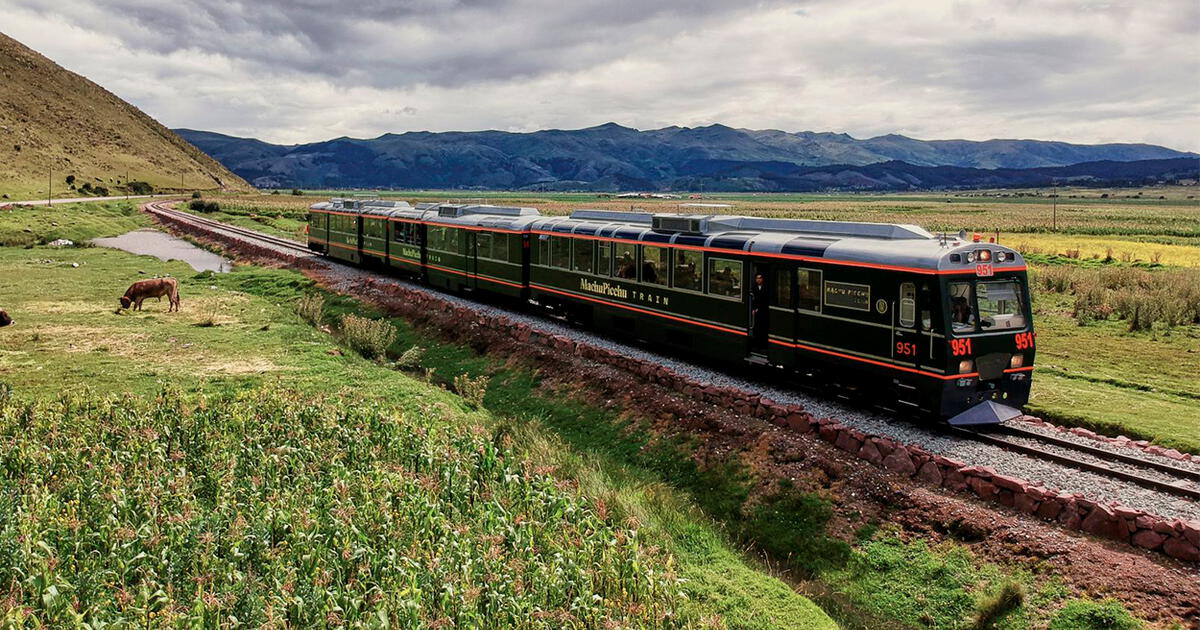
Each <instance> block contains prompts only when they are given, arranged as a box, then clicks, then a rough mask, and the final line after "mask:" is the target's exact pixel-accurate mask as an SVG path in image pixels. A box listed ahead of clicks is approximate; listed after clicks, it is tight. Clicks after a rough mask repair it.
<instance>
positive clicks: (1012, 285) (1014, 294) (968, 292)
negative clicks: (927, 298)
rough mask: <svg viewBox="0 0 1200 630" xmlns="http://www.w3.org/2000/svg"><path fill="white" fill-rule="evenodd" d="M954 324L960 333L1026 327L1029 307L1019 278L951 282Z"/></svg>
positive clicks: (952, 323)
mask: <svg viewBox="0 0 1200 630" xmlns="http://www.w3.org/2000/svg"><path fill="white" fill-rule="evenodd" d="M948 293H949V296H950V324H951V328H952V330H953V331H954V333H955V334H957V335H969V334H972V333H977V332H994V331H998V330H1006V329H1022V328H1025V323H1026V317H1025V313H1026V308H1025V301H1024V297H1023V292H1022V291H1021V284H1020V282H1018V281H1017V280H970V281H963V282H951V283H950V284H949V291H948Z"/></svg>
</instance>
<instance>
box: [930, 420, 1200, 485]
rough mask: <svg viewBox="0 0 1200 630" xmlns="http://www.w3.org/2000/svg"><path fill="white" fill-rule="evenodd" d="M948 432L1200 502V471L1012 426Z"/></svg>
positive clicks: (962, 429)
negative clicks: (1141, 471)
mask: <svg viewBox="0 0 1200 630" xmlns="http://www.w3.org/2000/svg"><path fill="white" fill-rule="evenodd" d="M947 430H948V431H949V433H950V434H951V435H957V436H962V437H964V438H967V439H971V440H977V441H980V442H983V443H985V444H991V445H994V446H998V447H1000V448H1003V449H1007V450H1010V451H1013V452H1016V453H1021V454H1023V455H1029V456H1030V457H1036V458H1038V459H1044V460H1047V461H1050V462H1054V463H1056V464H1062V465H1064V466H1069V467H1071V468H1075V469H1078V470H1083V471H1086V472H1090V473H1095V474H1099V475H1104V476H1108V477H1113V478H1115V479H1119V480H1121V481H1128V482H1130V483H1134V484H1137V485H1139V486H1142V487H1144V488H1149V489H1151V490H1156V491H1158V492H1163V493H1166V494H1174V495H1177V496H1181V497H1186V498H1189V499H1193V500H1197V501H1200V484H1197V483H1195V482H1200V470H1196V469H1190V468H1182V467H1179V466H1175V465H1172V464H1169V463H1166V462H1162V461H1157V460H1154V459H1150V458H1144V457H1137V456H1134V455H1128V454H1125V453H1120V452H1116V451H1114V450H1110V449H1105V448H1098V447H1095V446H1088V445H1086V444H1081V443H1079V442H1075V441H1072V440H1064V439H1062V438H1056V437H1052V436H1048V435H1043V434H1041V433H1037V432H1035V431H1029V430H1027V429H1022V428H1020V427H1018V426H1015V425H1012V424H1004V425H998V426H994V427H984V428H980V429H966V428H961V427H948V428H947ZM1012 438H1016V439H1012ZM1038 443H1040V444H1038ZM1064 451H1075V452H1078V453H1082V454H1084V456H1083V457H1078V456H1071V455H1069V454H1066V453H1064ZM1113 464H1123V465H1124V466H1122V467H1120V468H1113V467H1112V465H1113ZM1134 469H1143V470H1148V471H1154V472H1153V473H1151V474H1144V473H1139V472H1134ZM1155 473H1157V474H1155Z"/></svg>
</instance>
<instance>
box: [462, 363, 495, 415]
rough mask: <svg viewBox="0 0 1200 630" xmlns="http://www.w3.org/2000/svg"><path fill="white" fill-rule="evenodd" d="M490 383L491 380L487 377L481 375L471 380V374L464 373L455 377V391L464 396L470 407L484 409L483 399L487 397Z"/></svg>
mask: <svg viewBox="0 0 1200 630" xmlns="http://www.w3.org/2000/svg"><path fill="white" fill-rule="evenodd" d="M490 381H491V379H490V378H488V377H487V376H486V375H483V374H481V375H479V376H477V377H475V378H471V375H470V374H467V373H465V372H464V373H462V374H459V375H458V376H455V377H454V391H455V392H457V393H458V395H459V396H462V397H463V400H466V401H467V404H468V405H470V406H472V407H474V408H476V409H479V408H480V407H483V397H484V396H486V395H487V388H488V383H489V382H490Z"/></svg>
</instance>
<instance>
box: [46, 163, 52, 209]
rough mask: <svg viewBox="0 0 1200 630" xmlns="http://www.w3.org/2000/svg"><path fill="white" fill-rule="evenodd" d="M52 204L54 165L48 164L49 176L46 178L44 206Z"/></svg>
mask: <svg viewBox="0 0 1200 630" xmlns="http://www.w3.org/2000/svg"><path fill="white" fill-rule="evenodd" d="M53 205H54V165H53V164H51V165H50V176H49V177H48V178H47V179H46V206H47V207H49V206H53Z"/></svg>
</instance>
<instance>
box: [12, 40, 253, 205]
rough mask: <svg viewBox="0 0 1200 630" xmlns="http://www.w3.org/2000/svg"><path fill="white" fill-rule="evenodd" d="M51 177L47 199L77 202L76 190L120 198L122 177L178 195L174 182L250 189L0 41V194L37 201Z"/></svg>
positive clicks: (80, 82) (115, 104)
mask: <svg viewBox="0 0 1200 630" xmlns="http://www.w3.org/2000/svg"><path fill="white" fill-rule="evenodd" d="M51 170H52V171H53V183H54V186H53V188H54V193H55V196H63V195H66V196H71V197H78V196H81V193H80V192H78V189H79V188H81V187H83V186H84V184H87V186H88V188H89V189H91V188H93V187H103V188H107V189H109V191H110V192H112V193H113V194H120V192H121V191H123V190H124V188H123V186H124V183H125V181H126V177H127V176H128V178H129V180H131V181H135V182H136V181H144V182H148V183H150V184H151V185H153V186H155V187H157V188H172V189H178V188H179V187H180V180H181V177H182V185H183V188H184V189H186V190H195V189H217V188H223V189H234V190H249V189H250V185H249V184H247V183H246V182H245V181H244V180H242V178H240V177H238V176H237V175H234V174H233V173H231V172H229V170H228V169H226V168H225V167H224V166H222V165H221V164H220V163H218V162H217V161H216V160H213V159H212V158H211V157H209V156H208V155H205V154H204V153H203V152H201V151H200V150H198V149H196V147H194V146H192V145H190V144H188V143H187V142H186V141H184V140H183V139H182V138H180V137H179V136H177V135H176V134H175V133H173V132H172V131H171V130H169V129H167V128H166V127H164V126H163V125H161V124H159V123H158V122H157V121H155V120H154V119H153V118H150V117H149V116H147V115H146V114H144V113H143V112H141V111H140V110H138V109H137V108H136V107H134V106H132V105H130V104H129V103H126V102H125V101H123V100H121V99H120V98H118V97H117V96H115V95H113V94H112V93H111V92H108V91H107V90H105V89H104V88H102V87H100V86H99V85H96V84H95V83H93V82H91V81H89V80H87V79H86V78H84V77H82V76H80V75H78V74H75V73H74V72H71V71H69V70H66V69H64V68H62V67H61V66H59V65H57V64H55V63H54V62H53V61H50V60H49V59H47V58H46V57H43V56H42V55H40V54H38V53H37V52H35V51H33V50H30V49H29V48H27V47H26V46H24V45H22V44H21V43H20V42H18V41H16V40H14V39H12V38H10V37H7V36H5V35H4V34H2V33H0V194H3V195H8V196H9V198H11V199H24V198H28V197H36V196H42V195H44V194H46V187H47V178H48V176H49V175H50V172H51ZM68 177H70V178H71V183H70V184H68V183H67V178H68ZM72 186H74V188H75V190H71V187H72ZM0 200H2V198H0Z"/></svg>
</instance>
